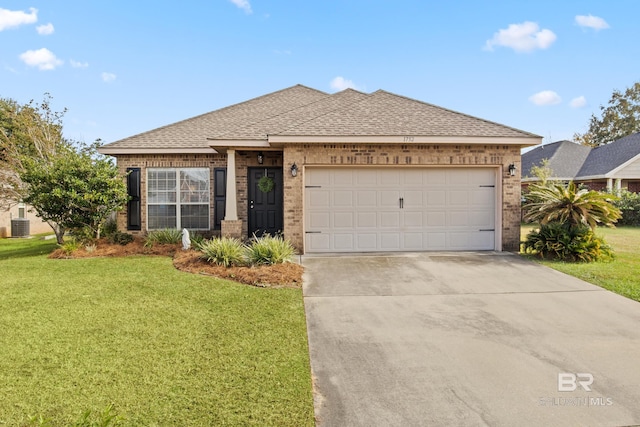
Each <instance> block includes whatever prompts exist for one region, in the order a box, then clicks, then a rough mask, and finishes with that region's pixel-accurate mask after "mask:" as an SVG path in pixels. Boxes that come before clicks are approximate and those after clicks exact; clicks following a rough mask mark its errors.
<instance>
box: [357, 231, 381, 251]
mask: <svg viewBox="0 0 640 427" xmlns="http://www.w3.org/2000/svg"><path fill="white" fill-rule="evenodd" d="M356 239H357V245H358V246H357V248H358V250H361V251H376V250H379V248H378V235H377V233H361V234H358V235H356Z"/></svg>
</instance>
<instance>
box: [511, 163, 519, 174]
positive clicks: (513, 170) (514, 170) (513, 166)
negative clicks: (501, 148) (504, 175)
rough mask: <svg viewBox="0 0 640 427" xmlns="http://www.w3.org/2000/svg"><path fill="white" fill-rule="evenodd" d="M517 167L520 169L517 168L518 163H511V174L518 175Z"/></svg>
mask: <svg viewBox="0 0 640 427" xmlns="http://www.w3.org/2000/svg"><path fill="white" fill-rule="evenodd" d="M517 169H518V168H516V165H514V164H513V163H511V164H510V165H509V175H511V176H515V175H516V170H517Z"/></svg>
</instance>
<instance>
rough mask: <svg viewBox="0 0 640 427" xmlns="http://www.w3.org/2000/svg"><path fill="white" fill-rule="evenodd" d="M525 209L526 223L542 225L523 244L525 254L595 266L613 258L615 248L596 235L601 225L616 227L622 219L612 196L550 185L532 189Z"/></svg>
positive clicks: (552, 183) (547, 183)
mask: <svg viewBox="0 0 640 427" xmlns="http://www.w3.org/2000/svg"><path fill="white" fill-rule="evenodd" d="M526 197H527V201H526V203H525V204H524V206H523V209H524V211H525V215H524V220H525V221H536V222H539V223H540V229H538V230H533V231H531V232H530V233H529V234H528V235H527V238H526V240H525V241H524V242H523V250H524V252H527V253H534V254H538V255H539V256H541V257H542V258H557V259H561V260H565V261H583V262H592V261H598V260H609V259H612V257H613V252H612V250H611V247H610V246H609V245H607V244H606V243H605V242H604V240H602V238H600V237H598V236H596V235H595V233H594V230H595V228H596V226H597V225H598V224H602V225H608V226H612V225H613V223H614V222H616V221H617V220H618V219H619V218H621V213H620V209H618V208H617V207H616V206H614V205H613V204H611V201H613V200H615V199H616V197H615V196H612V195H611V194H605V193H599V192H597V191H592V190H588V189H585V188H579V187H578V186H576V184H575V183H574V182H573V181H571V182H569V184H566V185H565V184H563V183H558V182H546V183H545V184H534V185H531V186H530V187H529V192H528V193H527V196H526Z"/></svg>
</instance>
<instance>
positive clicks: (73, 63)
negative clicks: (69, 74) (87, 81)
mask: <svg viewBox="0 0 640 427" xmlns="http://www.w3.org/2000/svg"><path fill="white" fill-rule="evenodd" d="M69 64H71V66H72V67H73V68H87V67H88V66H89V63H88V62H80V61H74V60H73V59H70V60H69Z"/></svg>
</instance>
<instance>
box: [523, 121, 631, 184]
mask: <svg viewBox="0 0 640 427" xmlns="http://www.w3.org/2000/svg"><path fill="white" fill-rule="evenodd" d="M544 160H546V161H547V164H548V166H549V169H551V171H552V172H553V175H552V177H553V178H554V179H557V180H560V181H575V182H576V183H580V184H582V185H585V186H586V187H588V188H590V189H591V190H596V191H604V190H608V191H613V190H620V189H626V190H628V191H632V192H634V193H640V133H634V134H631V135H628V136H625V137H624V138H620V139H618V140H616V141H614V142H612V143H609V144H606V145H601V146H599V147H595V148H592V147H588V146H585V145H580V144H576V143H575V142H571V141H557V142H553V143H551V144H545V145H541V146H538V147H536V148H534V149H533V150H531V151H528V152H526V153H524V154H523V155H522V185H523V189H526V187H527V186H528V185H529V183H531V182H536V181H537V180H538V178H537V177H536V176H535V174H533V172H532V168H533V167H534V166H541V165H542V164H543V162H544Z"/></svg>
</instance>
